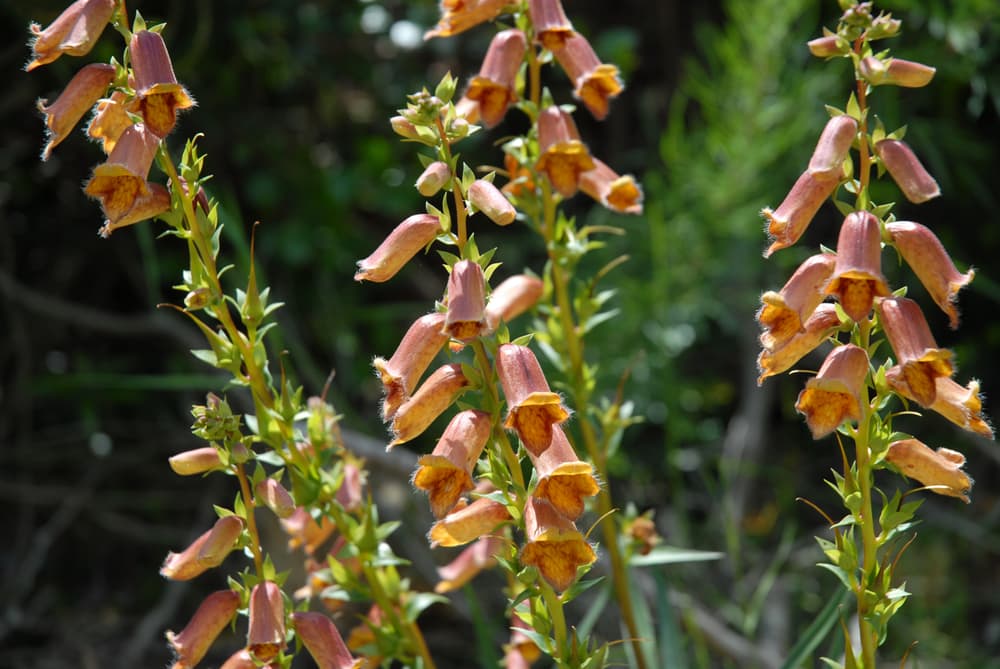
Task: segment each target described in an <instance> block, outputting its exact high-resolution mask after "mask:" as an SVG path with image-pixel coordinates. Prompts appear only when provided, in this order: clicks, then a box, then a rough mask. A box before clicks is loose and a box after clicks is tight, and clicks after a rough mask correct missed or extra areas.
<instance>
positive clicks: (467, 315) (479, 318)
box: [444, 260, 486, 342]
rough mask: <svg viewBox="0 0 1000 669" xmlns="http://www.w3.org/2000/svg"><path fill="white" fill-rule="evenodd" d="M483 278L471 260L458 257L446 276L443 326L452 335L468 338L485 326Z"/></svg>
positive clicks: (463, 339) (475, 335) (484, 281)
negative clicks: (446, 304) (446, 292)
mask: <svg viewBox="0 0 1000 669" xmlns="http://www.w3.org/2000/svg"><path fill="white" fill-rule="evenodd" d="M485 309H486V278H485V276H484V275H483V268H482V267H480V266H479V263H476V262H473V261H472V260H459V261H458V262H457V263H455V265H454V266H453V267H452V268H451V274H450V275H449V276H448V311H447V313H446V314H445V322H444V329H445V332H447V333H448V334H449V335H450V336H451V337H453V338H455V339H457V340H459V341H462V342H469V341H472V340H473V339H475V338H476V337H478V336H479V335H481V334H482V333H483V332H484V331H485V329H486V314H485Z"/></svg>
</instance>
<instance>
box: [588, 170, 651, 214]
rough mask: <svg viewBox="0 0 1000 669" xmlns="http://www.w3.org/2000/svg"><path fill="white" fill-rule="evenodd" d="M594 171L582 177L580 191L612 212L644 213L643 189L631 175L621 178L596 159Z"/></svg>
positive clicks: (589, 171)
mask: <svg viewBox="0 0 1000 669" xmlns="http://www.w3.org/2000/svg"><path fill="white" fill-rule="evenodd" d="M593 160H594V169H592V170H588V171H586V172H583V173H582V174H581V175H580V190H582V191H583V192H584V193H586V194H587V195H589V196H590V197H592V198H594V199H595V200H597V201H598V202H600V203H601V204H602V205H604V206H605V207H607V208H608V209H610V210H611V211H617V212H618V213H621V214H641V213H642V188H641V187H640V186H639V184H637V183H636V182H635V178H634V177H633V176H632V175H631V174H626V175H625V176H620V175H619V174H618V173H617V172H615V171H614V170H613V169H611V168H610V167H608V166H607V165H605V164H604V163H602V162H601V161H600V160H598V159H597V158H594V159H593Z"/></svg>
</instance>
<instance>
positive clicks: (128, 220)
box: [97, 183, 170, 239]
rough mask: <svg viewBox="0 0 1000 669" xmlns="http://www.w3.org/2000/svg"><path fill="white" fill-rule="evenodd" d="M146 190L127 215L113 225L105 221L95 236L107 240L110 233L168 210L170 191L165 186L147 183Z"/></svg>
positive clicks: (137, 198)
mask: <svg viewBox="0 0 1000 669" xmlns="http://www.w3.org/2000/svg"><path fill="white" fill-rule="evenodd" d="M146 188H147V189H148V192H147V193H146V194H145V195H141V194H140V195H139V196H138V197H136V199H135V203H134V204H133V205H132V208H131V209H129V210H128V213H126V214H125V215H124V216H122V217H121V218H119V219H118V220H117V221H115V222H114V223H112V222H111V221H110V220H108V221H105V222H104V225H102V226H101V229H100V230H98V231H97V234H98V235H100V236H101V237H104V238H105V239H107V238H108V237H110V236H111V233H112V232H114V231H115V230H118V229H119V228H124V227H127V226H129V225H134V224H136V223H139V222H140V221H145V220H148V219H150V218H153V217H154V216H159V215H160V214H162V213H163V212H165V211H167V210H169V209H170V191H168V190H167V188H166V186H162V185H160V184H154V183H147V184H146Z"/></svg>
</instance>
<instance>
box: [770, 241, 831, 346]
mask: <svg viewBox="0 0 1000 669" xmlns="http://www.w3.org/2000/svg"><path fill="white" fill-rule="evenodd" d="M836 263H837V257H836V256H834V255H833V254H832V253H820V254H817V255H814V256H810V257H809V258H806V260H805V262H803V263H802V264H801V265H799V268H798V269H797V270H795V273H794V274H792V277H791V278H790V279H789V280H788V282H787V283H786V284H785V285H784V287H783V288H782V289H781V292H778V293H775V292H774V291H768V292H766V293H764V294H763V295H762V296H761V298H760V301H761V302H762V303H763V306H762V307H761V309H760V311H758V312H757V321H758V322H759V323H760V326H761V328H763V330H764V332H763V334H761V336H760V343H761V344H762V345H763V346H764V348H766V349H769V350H773V349H776V348H781V347H782V346H784V345H785V344H786V343H787V342H788V341H789V340H790V339H791V338H792V337H794V336H795V335H796V334H798V333H800V332H802V329H803V323H805V322H806V320H807V319H808V318H809V316H811V315H812V313H813V311H814V310H815V309H816V307H817V306H819V304H820V303H821V302H822V301H823V299H824V298H825V297H826V292H825V290H824V289H825V288H826V285H827V283H829V281H830V276H831V275H832V274H833V270H834V267H835V265H836Z"/></svg>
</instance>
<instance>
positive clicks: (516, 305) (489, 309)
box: [486, 274, 544, 331]
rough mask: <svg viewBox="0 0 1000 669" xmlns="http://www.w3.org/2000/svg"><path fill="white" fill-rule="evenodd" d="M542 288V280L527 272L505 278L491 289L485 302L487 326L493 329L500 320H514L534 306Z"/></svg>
mask: <svg viewBox="0 0 1000 669" xmlns="http://www.w3.org/2000/svg"><path fill="white" fill-rule="evenodd" d="M543 290H544V284H543V283H542V280H541V279H538V278H536V277H533V276H528V275H527V274H518V275H515V276H512V277H510V278H508V279H505V280H504V281H503V282H502V283H501V284H500V285H499V286H497V287H496V288H494V289H493V292H492V293H490V299H489V302H487V303H486V325H487V327H488V328H489V329H490V331H493V330H496V329H497V327H498V326H499V325H500V323H501V322H509V321H512V320H514V319H515V318H517V317H518V316H520V315H521V314H523V313H524V312H525V311H527V310H528V309H530V308H531V307H533V306H535V304H536V303H537V302H538V300H539V298H541V296H542V291H543Z"/></svg>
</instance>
